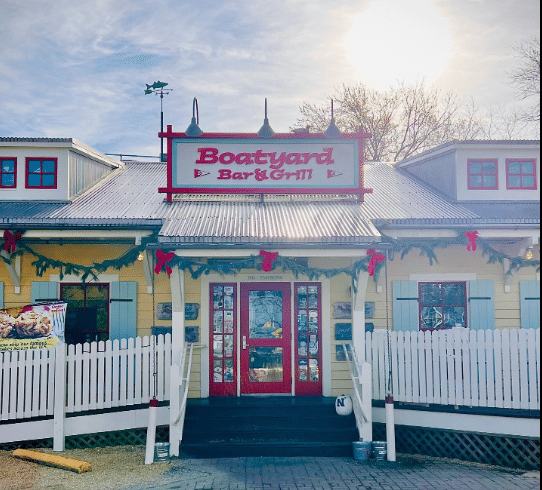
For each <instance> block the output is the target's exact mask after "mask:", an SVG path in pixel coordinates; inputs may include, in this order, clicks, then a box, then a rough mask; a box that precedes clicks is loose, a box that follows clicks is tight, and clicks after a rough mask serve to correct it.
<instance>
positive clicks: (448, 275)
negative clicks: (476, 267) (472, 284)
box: [408, 272, 476, 282]
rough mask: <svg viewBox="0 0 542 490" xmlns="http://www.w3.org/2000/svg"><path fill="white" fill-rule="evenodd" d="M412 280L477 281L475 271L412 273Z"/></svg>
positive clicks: (410, 278)
mask: <svg viewBox="0 0 542 490" xmlns="http://www.w3.org/2000/svg"><path fill="white" fill-rule="evenodd" d="M408 277H409V280H410V281H417V282H425V281H427V282H446V281H450V282H453V281H476V273H474V272H444V273H434V274H410V275H409V276H408Z"/></svg>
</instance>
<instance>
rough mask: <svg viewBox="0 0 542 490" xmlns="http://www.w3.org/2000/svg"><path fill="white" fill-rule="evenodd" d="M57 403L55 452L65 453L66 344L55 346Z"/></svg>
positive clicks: (54, 428) (55, 403)
mask: <svg viewBox="0 0 542 490" xmlns="http://www.w3.org/2000/svg"><path fill="white" fill-rule="evenodd" d="M54 379H55V401H54V409H53V413H54V415H53V451H64V449H65V440H66V437H65V436H66V344H65V343H64V342H61V341H59V342H58V343H57V344H56V346H55V376H54Z"/></svg>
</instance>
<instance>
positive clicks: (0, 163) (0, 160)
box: [0, 157, 17, 189]
mask: <svg viewBox="0 0 542 490" xmlns="http://www.w3.org/2000/svg"><path fill="white" fill-rule="evenodd" d="M7 160H10V161H13V162H14V165H15V166H14V169H13V185H3V184H2V176H3V175H4V174H6V175H7V174H11V172H4V170H3V164H4V162H5V161H7ZM16 188H17V157H0V189H16Z"/></svg>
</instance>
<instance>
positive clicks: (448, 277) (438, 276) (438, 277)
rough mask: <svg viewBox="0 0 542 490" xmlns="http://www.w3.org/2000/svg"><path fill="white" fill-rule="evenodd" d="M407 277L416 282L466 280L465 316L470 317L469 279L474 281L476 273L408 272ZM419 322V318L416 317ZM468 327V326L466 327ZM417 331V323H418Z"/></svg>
mask: <svg viewBox="0 0 542 490" xmlns="http://www.w3.org/2000/svg"><path fill="white" fill-rule="evenodd" d="M409 279H410V280H411V281H416V282H417V283H418V284H419V283H420V282H466V283H467V284H466V286H467V297H466V298H465V300H466V302H467V304H466V305H465V307H466V309H467V318H470V311H469V301H468V299H469V294H470V292H469V281H476V273H474V272H442V273H438V272H437V273H433V274H410V275H409ZM418 322H419V319H418ZM467 328H470V327H467ZM418 331H419V323H418Z"/></svg>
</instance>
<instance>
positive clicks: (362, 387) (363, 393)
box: [343, 342, 373, 441]
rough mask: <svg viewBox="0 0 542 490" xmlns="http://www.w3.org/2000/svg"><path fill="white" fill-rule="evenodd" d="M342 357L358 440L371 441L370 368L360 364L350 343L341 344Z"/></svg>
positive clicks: (367, 365)
mask: <svg viewBox="0 0 542 490" xmlns="http://www.w3.org/2000/svg"><path fill="white" fill-rule="evenodd" d="M343 349H344V355H345V357H346V360H347V361H348V368H349V370H350V377H351V379H352V385H353V389H352V397H351V398H352V407H353V411H354V416H355V419H356V427H357V429H358V433H359V438H360V441H361V440H365V441H370V440H372V422H373V417H372V405H371V403H372V396H371V385H372V383H371V366H370V365H369V364H368V363H366V362H365V363H363V364H362V363H360V362H359V359H358V356H357V354H356V350H355V349H354V346H353V345H352V344H351V343H346V342H343Z"/></svg>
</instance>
